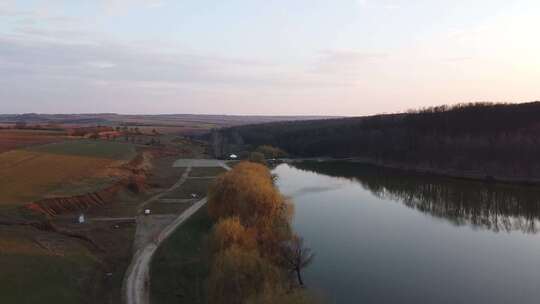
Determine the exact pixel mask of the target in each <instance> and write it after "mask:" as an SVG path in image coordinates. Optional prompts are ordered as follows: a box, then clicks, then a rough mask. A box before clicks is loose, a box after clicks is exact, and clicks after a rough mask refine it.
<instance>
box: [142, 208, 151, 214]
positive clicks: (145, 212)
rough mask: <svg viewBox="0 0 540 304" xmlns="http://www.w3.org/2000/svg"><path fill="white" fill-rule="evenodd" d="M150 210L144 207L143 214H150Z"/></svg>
mask: <svg viewBox="0 0 540 304" xmlns="http://www.w3.org/2000/svg"><path fill="white" fill-rule="evenodd" d="M150 214H152V211H151V210H150V209H144V215H150Z"/></svg>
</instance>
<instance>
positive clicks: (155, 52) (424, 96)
mask: <svg viewBox="0 0 540 304" xmlns="http://www.w3.org/2000/svg"><path fill="white" fill-rule="evenodd" d="M539 16H540V1H539V0H516V1H511V0H446V1H442V0H388V1H386V0H266V1H259V0H226V1H217V0H215V1H208V0H196V1H188V0H65V1H63V0H35V1H30V0H28V1H25V0H19V1H10V0H8V1H5V0H0V114H5V113H25V112H38V113H93V112H94V113H95V112H119V113H141V114H142V113H152V114H157V113H164V114H168V113H208V114H272V115H274V114H285V115H293V114H321V115H365V114H375V113H390V112H398V111H404V110H407V109H410V108H418V107H422V106H427V105H440V104H445V103H458V102H473V101H497V102H502V101H504V102H525V101H533V100H539V99H540V17H539Z"/></svg>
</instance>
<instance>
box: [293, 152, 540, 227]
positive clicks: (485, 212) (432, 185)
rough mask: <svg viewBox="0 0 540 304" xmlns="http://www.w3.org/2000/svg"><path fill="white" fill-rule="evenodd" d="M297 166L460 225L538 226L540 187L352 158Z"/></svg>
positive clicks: (302, 163) (539, 217) (296, 165)
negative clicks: (404, 168) (411, 169)
mask: <svg viewBox="0 0 540 304" xmlns="http://www.w3.org/2000/svg"><path fill="white" fill-rule="evenodd" d="M292 166H293V167H295V168H297V169H300V170H305V171H311V172H315V173H319V174H324V175H328V176H333V177H342V178H347V179H349V180H352V181H355V182H358V183H360V184H361V185H362V187H364V188H365V189H367V190H369V191H370V192H372V193H373V194H374V195H376V196H377V197H379V198H382V199H390V200H394V201H398V202H401V203H403V204H404V205H406V206H407V207H409V208H414V209H416V210H418V211H421V212H423V213H426V214H430V215H432V216H435V217H438V218H444V219H447V220H449V221H451V222H452V223H454V224H456V225H471V226H473V227H477V228H482V229H489V230H491V231H494V232H499V231H505V232H511V231H522V232H524V233H533V234H536V233H537V232H538V224H539V223H540V222H539V221H540V188H539V187H535V186H520V185H507V184H496V183H489V182H480V181H470V180H459V179H451V178H444V177H438V176H433V175H421V174H414V173H411V172H405V171H401V170H394V169H388V168H381V167H376V166H372V165H365V164H359V163H350V162H338V161H336V162H301V163H294V164H292Z"/></svg>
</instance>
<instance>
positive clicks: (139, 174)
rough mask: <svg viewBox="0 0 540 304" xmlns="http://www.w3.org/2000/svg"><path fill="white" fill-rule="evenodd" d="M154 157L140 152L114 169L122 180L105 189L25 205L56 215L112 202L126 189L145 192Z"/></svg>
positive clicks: (44, 213)
mask: <svg viewBox="0 0 540 304" xmlns="http://www.w3.org/2000/svg"><path fill="white" fill-rule="evenodd" d="M153 157H155V155H154V153H152V152H149V151H145V152H142V153H139V154H138V155H137V156H136V157H135V158H134V159H133V160H131V161H130V162H128V163H126V164H124V165H123V166H121V167H120V168H117V169H114V170H115V171H116V175H117V176H118V177H120V180H118V181H117V182H115V183H114V184H112V185H110V186H108V187H106V188H104V189H101V190H98V191H96V192H92V193H85V194H81V195H76V196H70V197H54V198H46V199H42V200H39V201H35V202H32V203H30V204H28V205H26V206H25V207H26V208H27V209H29V210H31V211H33V212H37V213H40V214H43V215H46V216H51V217H54V216H56V215H60V214H65V213H71V212H77V211H84V210H87V209H88V208H90V207H96V206H103V205H106V204H110V203H112V201H113V200H114V198H115V196H116V194H117V193H118V192H120V191H121V190H124V189H128V190H130V191H132V192H135V193H139V192H143V191H144V190H145V189H146V177H147V175H148V172H149V170H150V168H151V159H152V158H153Z"/></svg>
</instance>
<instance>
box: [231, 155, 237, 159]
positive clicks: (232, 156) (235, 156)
mask: <svg viewBox="0 0 540 304" xmlns="http://www.w3.org/2000/svg"><path fill="white" fill-rule="evenodd" d="M229 158H230V159H238V155H236V154H231V155H229Z"/></svg>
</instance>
